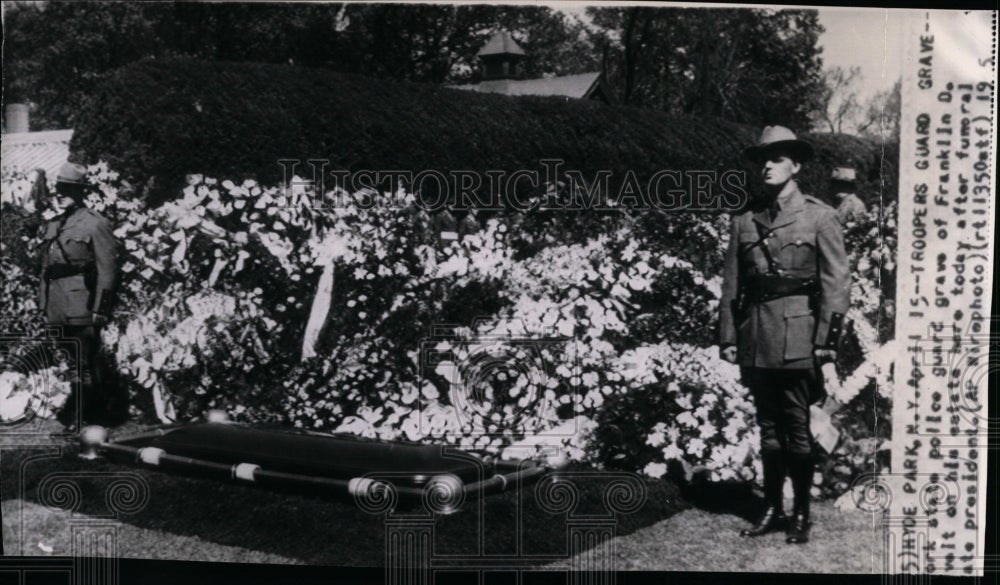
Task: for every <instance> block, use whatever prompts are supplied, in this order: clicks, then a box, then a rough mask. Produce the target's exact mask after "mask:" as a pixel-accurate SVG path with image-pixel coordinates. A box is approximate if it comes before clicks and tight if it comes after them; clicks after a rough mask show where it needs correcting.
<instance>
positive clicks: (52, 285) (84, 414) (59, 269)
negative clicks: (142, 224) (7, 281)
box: [39, 163, 118, 430]
mask: <svg viewBox="0 0 1000 585" xmlns="http://www.w3.org/2000/svg"><path fill="white" fill-rule="evenodd" d="M85 177H86V168H85V167H83V166H82V165H78V164H73V163H65V164H64V165H63V166H62V167H61V168H60V169H59V173H58V175H57V176H56V186H55V194H54V195H53V197H52V205H53V207H54V208H55V209H56V211H57V212H59V215H57V216H56V217H55V218H53V219H52V220H50V221H49V222H48V223H46V224H45V226H44V232H43V234H42V278H41V290H40V291H39V307H40V308H41V310H42V312H43V313H44V315H45V319H46V322H47V323H48V324H49V325H54V326H59V327H60V328H61V335H62V337H63V338H64V339H70V340H73V341H75V342H76V348H75V349H76V351H79V355H78V356H75V357H76V358H77V359H78V362H77V367H76V368H75V371H76V372H77V373H78V374H79V377H78V379H77V378H76V377H75V374H74V379H73V380H72V392H71V394H70V397H69V399H68V400H67V402H66V405H65V406H64V407H63V409H62V411H60V413H59V415H58V418H59V420H60V422H62V423H63V424H64V425H66V427H67V428H68V429H70V430H75V429H74V427H75V425H76V423H77V419H78V417H79V420H82V421H86V422H90V423H100V424H106V423H107V422H109V421H108V417H109V416H111V415H112V413H111V412H110V411H111V409H112V407H113V406H114V405H113V404H112V402H113V401H114V399H115V397H116V393H115V392H114V391H113V390H112V389H111V388H108V387H106V386H105V384H104V382H105V379H104V376H103V375H102V371H101V365H100V359H99V350H100V340H101V327H103V326H104V325H105V324H106V323H107V321H108V318H109V317H110V315H111V307H112V303H113V301H114V292H115V287H116V285H117V281H118V256H117V243H116V241H115V238H114V234H113V233H112V231H111V226H110V224H109V223H108V221H107V220H106V219H105V218H104V217H103V216H101V215H100V214H99V213H97V212H96V211H93V210H91V209H90V208H88V207H87V206H86V205H84V203H83V201H84V199H85V198H86V195H87V193H88V192H89V189H90V187H89V186H88V184H87V182H86V180H85Z"/></svg>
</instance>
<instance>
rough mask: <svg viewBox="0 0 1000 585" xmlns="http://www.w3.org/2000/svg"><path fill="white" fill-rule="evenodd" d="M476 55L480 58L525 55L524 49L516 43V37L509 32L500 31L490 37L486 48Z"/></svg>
mask: <svg viewBox="0 0 1000 585" xmlns="http://www.w3.org/2000/svg"><path fill="white" fill-rule="evenodd" d="M476 54H477V55H478V56H480V57H484V56H490V55H524V49H522V48H521V47H520V45H518V44H517V43H516V42H515V41H514V37H512V36H510V33H509V32H506V31H500V32H498V33H496V34H495V35H493V36H492V37H490V40H489V42H488V43H486V46H485V47H483V48H482V49H479V52H478V53H476Z"/></svg>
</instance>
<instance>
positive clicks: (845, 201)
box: [830, 167, 868, 225]
mask: <svg viewBox="0 0 1000 585" xmlns="http://www.w3.org/2000/svg"><path fill="white" fill-rule="evenodd" d="M830 190H831V191H833V196H834V199H835V200H836V201H837V217H838V218H839V219H840V223H841V225H846V224H847V223H848V222H851V221H857V220H859V219H861V217H862V216H864V215H865V214H866V213H868V210H867V209H866V208H865V204H864V202H863V201H861V199H860V198H859V197H858V196H857V195H855V193H854V192H855V191H856V190H857V175H856V174H855V172H854V169H852V168H848V167H838V168H835V169H833V173H832V174H831V175H830Z"/></svg>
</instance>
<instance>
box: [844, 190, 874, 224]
mask: <svg viewBox="0 0 1000 585" xmlns="http://www.w3.org/2000/svg"><path fill="white" fill-rule="evenodd" d="M867 212H868V210H867V209H865V204H864V202H863V201H861V199H859V198H858V196H857V195H855V194H854V193H848V194H847V195H845V196H844V198H843V199H841V201H840V203H839V204H838V205H837V216H838V217H839V218H840V222H841V223H847V222H849V221H852V220H856V219H858V218H860V217H861V216H862V215H864V214H865V213H867Z"/></svg>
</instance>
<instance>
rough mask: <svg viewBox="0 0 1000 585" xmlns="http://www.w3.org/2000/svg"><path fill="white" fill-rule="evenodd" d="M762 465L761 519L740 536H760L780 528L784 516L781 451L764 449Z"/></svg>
mask: <svg viewBox="0 0 1000 585" xmlns="http://www.w3.org/2000/svg"><path fill="white" fill-rule="evenodd" d="M760 457H761V462H762V463H763V467H764V501H765V504H766V505H767V507H766V508H764V514H763V516H761V519H760V520H759V521H758V522H757V524H755V525H754V526H753V527H752V528H747V529H745V530H742V531H741V532H740V536H761V535H763V534H767V533H769V532H774V531H776V530H781V529H782V528H784V526H785V522H786V520H787V519H786V518H785V513H784V511H783V510H782V487H783V486H784V483H785V460H784V455H783V454H782V453H781V451H764V452H762V453H761V454H760Z"/></svg>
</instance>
